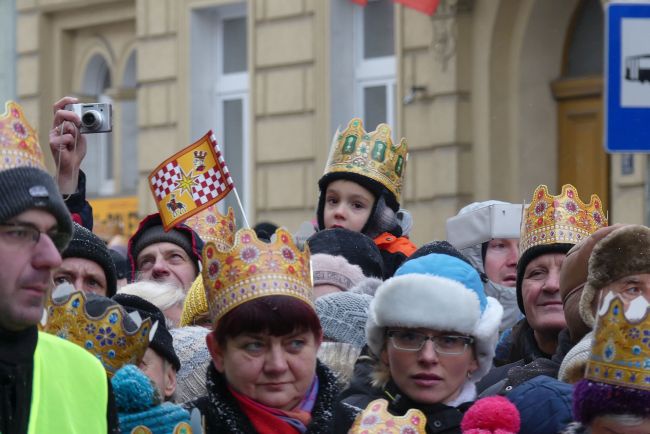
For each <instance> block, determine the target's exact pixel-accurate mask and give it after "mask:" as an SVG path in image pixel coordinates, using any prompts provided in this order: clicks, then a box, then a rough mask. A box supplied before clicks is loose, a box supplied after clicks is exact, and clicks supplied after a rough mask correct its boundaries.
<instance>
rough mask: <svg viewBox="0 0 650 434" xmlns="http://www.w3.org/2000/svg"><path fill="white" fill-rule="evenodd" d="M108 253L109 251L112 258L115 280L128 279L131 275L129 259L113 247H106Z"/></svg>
mask: <svg viewBox="0 0 650 434" xmlns="http://www.w3.org/2000/svg"><path fill="white" fill-rule="evenodd" d="M108 253H110V255H111V258H113V264H115V273H116V277H117V280H120V279H127V280H128V279H129V278H130V277H131V271H130V270H129V261H128V259H126V256H124V255H123V254H122V253H120V252H118V251H117V250H115V249H108Z"/></svg>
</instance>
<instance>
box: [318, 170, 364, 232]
mask: <svg viewBox="0 0 650 434" xmlns="http://www.w3.org/2000/svg"><path fill="white" fill-rule="evenodd" d="M374 203H375V197H374V196H373V194H372V193H371V192H370V191H368V190H367V189H365V188H364V187H362V186H360V185H359V184H357V183H356V182H353V181H346V180H343V179H339V180H337V181H333V182H331V183H330V184H329V185H328V186H327V190H326V191H325V209H324V212H323V214H324V215H323V220H324V221H325V229H330V228H345V229H348V230H351V231H355V232H361V229H363V227H364V226H365V224H366V222H367V221H368V218H369V217H370V213H371V212H372V206H373V204H374Z"/></svg>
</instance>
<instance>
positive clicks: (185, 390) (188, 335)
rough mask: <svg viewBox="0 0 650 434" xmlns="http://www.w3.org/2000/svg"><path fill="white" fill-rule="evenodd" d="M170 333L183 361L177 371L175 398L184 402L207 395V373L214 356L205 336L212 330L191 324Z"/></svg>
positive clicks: (179, 401) (175, 348) (177, 353)
mask: <svg viewBox="0 0 650 434" xmlns="http://www.w3.org/2000/svg"><path fill="white" fill-rule="evenodd" d="M170 333H171V334H172V336H173V338H174V341H173V342H174V350H175V351H176V355H177V356H178V358H179V359H180V361H181V369H180V370H179V371H178V372H177V373H176V392H174V398H175V399H174V400H175V401H176V402H178V403H183V402H188V401H192V400H194V399H196V397H197V396H204V395H206V394H207V393H208V391H207V389H206V386H205V380H206V376H205V373H206V372H207V370H208V366H209V365H210V363H211V362H212V357H211V356H210V352H209V351H208V347H207V345H206V343H205V337H206V336H207V334H208V333H210V330H208V329H206V328H205V327H199V326H191V327H179V328H175V329H171V330H170Z"/></svg>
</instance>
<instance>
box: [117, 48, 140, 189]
mask: <svg viewBox="0 0 650 434" xmlns="http://www.w3.org/2000/svg"><path fill="white" fill-rule="evenodd" d="M135 59H136V55H135V50H134V51H133V52H131V54H130V55H129V59H128V60H127V62H126V68H125V69H124V74H123V77H122V88H123V89H133V90H135V88H136V84H137V74H136V63H135ZM120 133H121V134H120V143H121V145H120V174H121V175H120V193H121V194H125V195H129V194H135V193H136V192H137V190H138V107H137V101H136V99H135V93H133V97H132V98H129V99H125V98H123V99H121V101H120Z"/></svg>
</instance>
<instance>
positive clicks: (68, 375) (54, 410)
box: [27, 332, 108, 434]
mask: <svg viewBox="0 0 650 434" xmlns="http://www.w3.org/2000/svg"><path fill="white" fill-rule="evenodd" d="M107 381H108V380H107V377H106V371H105V370H104V367H103V366H102V364H101V363H100V361H99V360H98V359H97V358H95V357H93V356H92V355H91V354H90V353H88V352H87V351H86V350H85V349H83V348H81V347H80V346H78V345H75V344H73V343H71V342H68V341H66V340H63V339H61V338H59V337H57V336H54V335H50V334H47V333H43V332H38V342H37V344H36V351H34V375H33V378H32V405H31V409H30V412H29V429H28V430H27V432H28V434H50V433H52V434H55V433H56V434H62V433H65V434H77V433H84V434H89V433H93V434H94V433H106V432H107V430H108V426H107V421H106V409H107V407H108V384H107Z"/></svg>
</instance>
